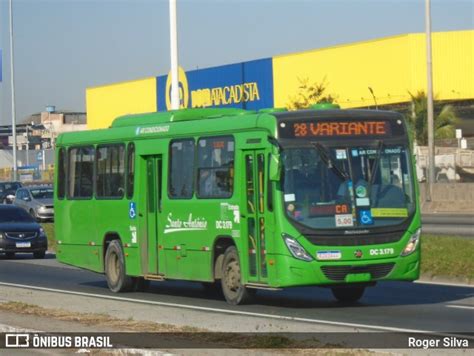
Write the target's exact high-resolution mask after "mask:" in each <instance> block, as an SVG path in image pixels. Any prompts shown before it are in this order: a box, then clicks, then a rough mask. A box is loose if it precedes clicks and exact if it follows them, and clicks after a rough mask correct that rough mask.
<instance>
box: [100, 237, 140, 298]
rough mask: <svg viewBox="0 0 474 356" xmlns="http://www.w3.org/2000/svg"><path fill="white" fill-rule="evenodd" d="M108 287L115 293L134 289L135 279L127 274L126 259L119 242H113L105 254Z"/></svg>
mask: <svg viewBox="0 0 474 356" xmlns="http://www.w3.org/2000/svg"><path fill="white" fill-rule="evenodd" d="M105 276H106V277H107V285H108V286H109V289H110V290H111V291H112V292H114V293H119V292H128V291H130V290H131V289H132V288H133V284H134V283H133V278H132V277H129V276H127V275H126V274H125V257H124V254H123V250H122V246H121V244H120V241H119V240H112V241H110V243H109V247H107V252H106V253H105Z"/></svg>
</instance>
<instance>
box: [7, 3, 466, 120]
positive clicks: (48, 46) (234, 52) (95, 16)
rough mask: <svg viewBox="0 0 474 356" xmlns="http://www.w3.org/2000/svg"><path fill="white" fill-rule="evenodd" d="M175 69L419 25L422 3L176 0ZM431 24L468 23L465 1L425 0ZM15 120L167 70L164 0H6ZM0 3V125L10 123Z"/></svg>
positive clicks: (75, 104)
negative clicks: (108, 86)
mask: <svg viewBox="0 0 474 356" xmlns="http://www.w3.org/2000/svg"><path fill="white" fill-rule="evenodd" d="M177 3H178V5H177V13H178V15H177V21H178V53H179V64H180V66H182V67H183V68H184V69H185V70H191V69H196V68H205V67H212V66H217V65H222V64H229V63H236V62H242V61H247V60H252V59H258V58H266V57H272V56H275V55H279V54H287V53H292V52H299V51H305V50H310V49H315V48H324V47H329V46H334V45H339V44H346V43H351V42H356V41H364V40H370V39H375V38H380V37H386V36H392V35H398V34H404V33H415V32H424V30H425V22H424V21H425V18H424V13H425V0H253V1H250V0H177ZM431 14H432V30H433V31H452V30H468V29H473V28H474V0H431ZM13 36H14V55H15V58H14V65H15V98H16V100H15V102H16V120H17V122H18V123H22V122H24V121H25V120H26V118H27V117H28V116H29V115H31V114H33V113H38V112H41V111H44V110H45V107H46V106H47V105H55V106H56V109H57V110H69V111H82V112H84V111H85V90H86V88H88V87H92V86H97V85H105V84H110V83H114V82H121V81H126V80H133V79H139V78H144V77H150V76H157V75H163V74H166V73H168V72H169V67H170V50H169V47H170V46H169V7H168V0H13ZM9 48H10V42H9V13H8V0H0V49H1V50H2V62H3V68H2V72H3V73H2V74H3V75H2V77H3V82H0V124H1V125H5V124H10V123H11V97H10V95H11V88H10V50H9Z"/></svg>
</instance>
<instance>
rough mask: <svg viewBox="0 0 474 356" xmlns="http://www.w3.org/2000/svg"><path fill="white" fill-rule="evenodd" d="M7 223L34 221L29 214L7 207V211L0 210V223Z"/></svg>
mask: <svg viewBox="0 0 474 356" xmlns="http://www.w3.org/2000/svg"><path fill="white" fill-rule="evenodd" d="M9 222H35V220H34V219H33V217H32V216H31V215H30V214H28V213H27V212H26V211H25V210H23V209H20V208H13V207H9V208H8V209H0V223H9Z"/></svg>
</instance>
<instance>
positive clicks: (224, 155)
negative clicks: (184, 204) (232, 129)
mask: <svg viewBox="0 0 474 356" xmlns="http://www.w3.org/2000/svg"><path fill="white" fill-rule="evenodd" d="M197 146H198V153H197V156H198V169H197V196H198V198H230V197H231V196H232V192H233V185H234V138H233V137H232V136H224V137H204V138H200V139H199V141H198V145H197Z"/></svg>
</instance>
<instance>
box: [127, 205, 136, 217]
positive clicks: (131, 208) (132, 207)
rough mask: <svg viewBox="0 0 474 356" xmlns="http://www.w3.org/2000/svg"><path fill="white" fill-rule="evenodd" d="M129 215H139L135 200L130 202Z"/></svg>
mask: <svg viewBox="0 0 474 356" xmlns="http://www.w3.org/2000/svg"><path fill="white" fill-rule="evenodd" d="M128 216H129V218H130V219H135V218H136V217H137V204H136V203H134V202H130V206H129V208H128Z"/></svg>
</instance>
